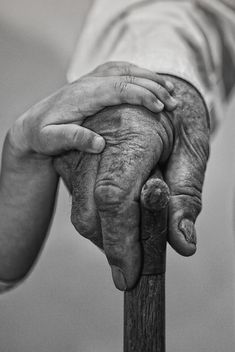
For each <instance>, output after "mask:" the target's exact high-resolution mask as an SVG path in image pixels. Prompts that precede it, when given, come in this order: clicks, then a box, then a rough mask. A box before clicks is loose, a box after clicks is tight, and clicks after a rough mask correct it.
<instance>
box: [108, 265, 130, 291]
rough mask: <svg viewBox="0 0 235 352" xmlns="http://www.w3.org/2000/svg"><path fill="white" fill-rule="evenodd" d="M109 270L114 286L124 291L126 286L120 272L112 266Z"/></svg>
mask: <svg viewBox="0 0 235 352" xmlns="http://www.w3.org/2000/svg"><path fill="white" fill-rule="evenodd" d="M111 269H112V276H113V281H114V283H115V286H116V287H117V288H118V289H119V290H121V291H126V289H127V284H126V279H125V277H124V274H123V272H122V270H121V269H120V268H119V267H118V266H116V265H112V266H111Z"/></svg>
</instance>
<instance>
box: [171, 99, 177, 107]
mask: <svg viewBox="0 0 235 352" xmlns="http://www.w3.org/2000/svg"><path fill="white" fill-rule="evenodd" d="M171 104H172V105H174V106H177V105H178V101H177V100H176V99H174V98H171Z"/></svg>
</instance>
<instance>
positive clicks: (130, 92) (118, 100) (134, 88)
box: [99, 77, 164, 113]
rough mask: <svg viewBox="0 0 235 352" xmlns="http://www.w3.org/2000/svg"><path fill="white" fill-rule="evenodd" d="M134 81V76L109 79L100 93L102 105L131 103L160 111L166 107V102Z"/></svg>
mask: <svg viewBox="0 0 235 352" xmlns="http://www.w3.org/2000/svg"><path fill="white" fill-rule="evenodd" d="M132 81H133V82H134V79H133V77H132V78H130V77H128V78H126V77H125V78H123V77H120V78H116V79H115V82H114V81H113V79H110V80H109V83H108V84H107V83H106V84H104V85H103V86H102V89H103V91H102V93H103V94H99V99H100V103H99V105H100V106H103V107H105V106H112V105H119V104H131V105H140V106H145V107H146V108H147V109H148V110H150V111H152V112H155V113H158V112H160V111H162V110H163V109H164V104H163V103H162V102H161V101H160V100H159V99H158V98H157V97H156V96H155V95H154V94H153V93H152V92H151V91H150V90H148V89H146V88H144V87H141V86H139V85H136V84H132V83H131V82H132Z"/></svg>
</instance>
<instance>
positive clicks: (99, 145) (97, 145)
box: [92, 136, 105, 153]
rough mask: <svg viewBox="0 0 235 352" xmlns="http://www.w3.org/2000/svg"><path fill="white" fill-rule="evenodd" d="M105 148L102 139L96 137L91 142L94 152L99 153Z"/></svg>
mask: <svg viewBox="0 0 235 352" xmlns="http://www.w3.org/2000/svg"><path fill="white" fill-rule="evenodd" d="M104 147H105V140H104V138H103V137H100V136H97V137H95V138H94V139H93V141H92V148H93V150H95V151H96V152H98V153H100V152H102V150H103V149H104Z"/></svg>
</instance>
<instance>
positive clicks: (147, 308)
mask: <svg viewBox="0 0 235 352" xmlns="http://www.w3.org/2000/svg"><path fill="white" fill-rule="evenodd" d="M169 198H170V192H169V189H168V187H167V185H166V184H165V182H164V181H163V179H162V174H161V172H160V170H156V171H155V173H154V174H153V175H152V177H151V178H150V179H149V180H148V181H147V182H146V184H145V185H144V186H143V188H142V192H141V239H142V247H143V267H142V275H141V277H140V280H139V282H138V283H137V285H136V287H135V288H134V289H132V290H131V291H127V292H125V293H124V352H165V268H166V234H167V205H168V202H169Z"/></svg>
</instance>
